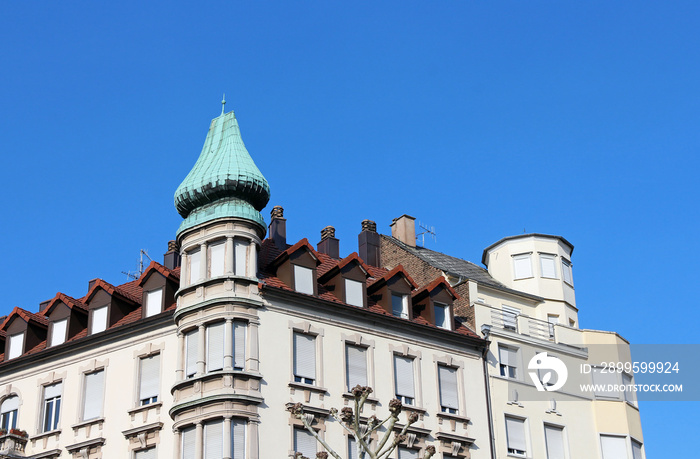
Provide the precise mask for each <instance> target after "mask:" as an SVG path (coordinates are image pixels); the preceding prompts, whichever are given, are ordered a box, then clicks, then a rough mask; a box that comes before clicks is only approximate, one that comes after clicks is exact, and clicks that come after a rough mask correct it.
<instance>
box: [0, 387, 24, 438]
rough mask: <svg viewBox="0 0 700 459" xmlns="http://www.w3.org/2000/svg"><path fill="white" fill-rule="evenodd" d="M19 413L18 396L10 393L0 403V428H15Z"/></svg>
mask: <svg viewBox="0 0 700 459" xmlns="http://www.w3.org/2000/svg"><path fill="white" fill-rule="evenodd" d="M18 414H19V396H17V394H12V395H10V396H9V397H5V399H3V401H2V403H0V428H2V429H6V430H8V431H9V430H10V429H16V428H17V415H18Z"/></svg>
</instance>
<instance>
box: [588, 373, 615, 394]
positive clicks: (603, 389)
mask: <svg viewBox="0 0 700 459" xmlns="http://www.w3.org/2000/svg"><path fill="white" fill-rule="evenodd" d="M591 374H592V375H593V384H594V387H593V390H594V392H593V394H594V395H595V396H596V398H619V394H618V392H617V391H612V390H608V386H610V385H618V384H620V383H619V381H618V379H617V373H615V372H613V371H611V370H610V369H606V372H605V373H603V368H602V367H593V371H592V372H591Z"/></svg>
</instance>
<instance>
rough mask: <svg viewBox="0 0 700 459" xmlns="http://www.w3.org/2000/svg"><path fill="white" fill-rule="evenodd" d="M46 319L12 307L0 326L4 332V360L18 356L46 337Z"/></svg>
mask: <svg viewBox="0 0 700 459" xmlns="http://www.w3.org/2000/svg"><path fill="white" fill-rule="evenodd" d="M47 328H48V321H47V320H46V318H45V317H43V316H41V315H39V314H33V313H31V312H29V311H25V310H24V309H22V308H14V309H13V310H12V312H11V313H10V314H9V315H8V316H7V319H5V322H4V323H3V324H2V327H1V328H0V329H1V330H2V331H4V332H5V334H6V338H5V360H6V361H7V360H10V359H14V358H17V357H20V356H21V355H22V354H24V353H26V352H28V351H30V350H32V349H34V347H36V346H37V345H39V344H41V343H42V342H43V341H44V340H45V339H46V330H47Z"/></svg>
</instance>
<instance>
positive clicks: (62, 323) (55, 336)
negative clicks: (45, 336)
mask: <svg viewBox="0 0 700 459" xmlns="http://www.w3.org/2000/svg"><path fill="white" fill-rule="evenodd" d="M57 326H58V327H57ZM61 328H63V333H60V332H61ZM57 332H59V333H57ZM67 335H68V318H67V317H66V318H65V319H61V320H56V321H54V322H51V344H50V347H53V346H58V345H59V344H63V343H65V342H66V336H67Z"/></svg>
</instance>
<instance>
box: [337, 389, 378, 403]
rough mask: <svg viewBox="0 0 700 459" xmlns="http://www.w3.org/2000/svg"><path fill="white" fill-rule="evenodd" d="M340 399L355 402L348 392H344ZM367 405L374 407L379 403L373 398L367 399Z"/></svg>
mask: <svg viewBox="0 0 700 459" xmlns="http://www.w3.org/2000/svg"><path fill="white" fill-rule="evenodd" d="M342 397H343V398H346V399H349V400H355V396H354V395H352V394H351V393H350V392H345V393H344V394H343V395H342ZM367 403H371V404H373V405H376V404H378V403H379V399H378V398H374V397H367Z"/></svg>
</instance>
